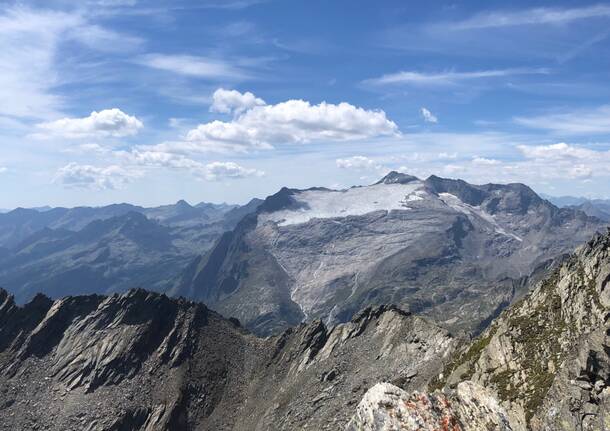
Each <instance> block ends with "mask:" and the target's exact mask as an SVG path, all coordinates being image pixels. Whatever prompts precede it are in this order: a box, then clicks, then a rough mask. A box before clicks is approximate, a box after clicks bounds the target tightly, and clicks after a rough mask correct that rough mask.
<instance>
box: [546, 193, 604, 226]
mask: <svg viewBox="0 0 610 431" xmlns="http://www.w3.org/2000/svg"><path fill="white" fill-rule="evenodd" d="M545 199H548V200H549V201H550V202H552V203H553V204H555V205H557V206H558V207H568V208H574V209H577V210H580V211H582V212H584V213H585V214H587V215H589V216H592V217H597V218H599V219H601V220H604V221H606V222H610V199H587V198H582V197H573V196H562V197H553V196H545Z"/></svg>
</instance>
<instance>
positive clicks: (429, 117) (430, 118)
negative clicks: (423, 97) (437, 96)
mask: <svg viewBox="0 0 610 431" xmlns="http://www.w3.org/2000/svg"><path fill="white" fill-rule="evenodd" d="M421 115H422V117H424V121H425V122H427V123H438V118H437V117H436V115H434V114H433V113H432V112H430V111H429V110H428V109H426V108H424V107H422V108H421Z"/></svg>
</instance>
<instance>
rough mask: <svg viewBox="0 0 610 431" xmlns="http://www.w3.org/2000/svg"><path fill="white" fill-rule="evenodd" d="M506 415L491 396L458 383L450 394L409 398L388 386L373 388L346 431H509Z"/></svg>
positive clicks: (465, 383)
mask: <svg viewBox="0 0 610 431" xmlns="http://www.w3.org/2000/svg"><path fill="white" fill-rule="evenodd" d="M511 429H512V428H511V427H510V425H509V422H508V415H507V414H506V411H504V409H503V408H502V407H501V406H500V405H499V404H498V401H497V400H496V399H495V398H494V396H493V394H490V393H488V392H487V391H486V390H485V389H483V388H482V387H480V386H478V385H476V384H474V383H472V382H462V383H460V384H459V385H458V386H457V389H456V390H455V391H452V392H451V393H450V394H443V393H441V392H435V393H432V394H425V393H420V392H413V393H411V394H409V393H407V392H406V391H404V390H402V389H400V388H398V387H396V386H394V385H392V384H389V383H379V384H377V385H375V386H373V387H372V388H371V389H370V390H369V391H368V392H367V393H366V395H365V396H364V398H363V399H362V401H361V402H360V404H359V405H358V408H357V412H356V414H355V416H354V417H353V418H352V420H351V421H350V423H349V425H348V427H347V431H386V430H387V431H389V430H403V431H437V430H447V431H488V430H496V431H510V430H511Z"/></svg>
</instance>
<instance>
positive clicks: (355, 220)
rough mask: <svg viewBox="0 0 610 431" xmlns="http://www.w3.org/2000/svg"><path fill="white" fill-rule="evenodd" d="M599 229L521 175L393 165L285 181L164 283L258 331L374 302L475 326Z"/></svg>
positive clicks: (344, 314)
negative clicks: (502, 181) (420, 173)
mask: <svg viewBox="0 0 610 431" xmlns="http://www.w3.org/2000/svg"><path fill="white" fill-rule="evenodd" d="M601 229H605V223H604V222H602V221H601V220H599V219H597V218H594V217H589V216H587V215H586V214H584V213H583V212H581V211H578V210H575V209H570V208H568V209H559V208H557V207H556V206H554V205H553V204H551V203H549V202H548V201H546V200H543V199H541V198H540V197H539V196H538V195H537V194H536V193H534V192H533V191H532V190H531V189H530V188H529V187H527V186H524V185H522V184H508V185H497V184H487V185H482V186H475V185H471V184H468V183H466V182H464V181H461V180H448V179H443V178H439V177H435V176H432V177H430V178H428V179H427V180H425V181H422V180H420V179H417V178H415V177H412V176H409V175H404V174H400V173H396V172H392V173H390V174H389V175H388V176H386V177H385V178H383V179H382V180H381V181H379V182H378V183H376V184H374V185H371V186H367V187H353V188H350V189H347V190H329V189H324V188H313V189H309V190H293V189H287V188H284V189H282V190H280V191H279V192H278V193H276V194H275V195H273V196H270V197H268V198H267V199H266V200H265V202H264V203H263V204H262V205H261V206H260V207H259V208H258V210H257V212H256V213H255V214H251V215H250V216H247V217H246V218H244V220H242V221H241V222H240V223H239V224H238V225H237V227H236V228H235V229H234V230H233V231H232V232H228V233H226V234H224V235H223V236H222V238H221V239H220V240H219V241H218V243H217V244H216V245H215V247H214V248H213V249H212V250H210V252H209V253H207V254H206V255H204V256H203V257H201V258H200V259H197V260H196V261H194V262H193V263H192V264H191V265H190V267H189V268H188V269H187V270H186V271H185V273H184V274H183V275H182V277H181V279H180V280H179V281H178V282H177V283H176V285H175V286H174V288H173V289H172V290H171V293H173V294H176V295H184V296H187V297H190V298H195V299H199V300H202V301H204V302H206V303H207V304H209V305H210V306H211V307H213V308H214V309H216V310H218V311H220V312H221V313H223V314H224V315H226V316H235V317H237V318H239V319H240V320H241V321H242V322H244V323H245V324H246V325H247V326H248V327H249V328H251V329H253V330H255V331H257V332H259V333H263V334H267V333H270V332H274V331H276V330H279V329H281V328H285V327H286V326H290V325H294V324H296V323H298V322H300V321H302V320H310V319H313V318H323V319H325V321H327V322H329V323H333V322H340V321H346V320H348V319H349V318H350V317H351V316H352V315H353V314H354V313H355V312H357V311H358V310H360V309H361V308H362V307H364V306H366V305H369V304H383V303H395V304H399V305H400V306H401V307H404V308H407V309H409V310H411V311H413V312H417V313H422V314H425V315H428V316H432V317H433V318H435V319H436V320H438V321H440V322H441V323H443V324H444V325H446V326H448V327H450V328H452V329H465V330H476V328H477V327H478V326H479V325H481V324H484V323H485V322H487V321H488V319H490V318H491V317H493V316H494V315H495V314H496V313H497V312H498V311H499V310H500V309H502V308H503V307H505V306H506V305H507V304H508V303H510V302H511V301H512V300H513V299H514V298H515V296H516V295H518V294H519V289H520V288H521V287H522V286H523V281H524V280H526V279H527V277H528V276H529V275H530V274H531V273H532V272H533V271H535V270H536V269H538V268H544V267H545V266H546V265H548V264H549V262H550V261H552V260H553V259H554V258H556V257H558V256H560V255H562V254H563V253H566V252H569V251H571V250H572V249H573V248H574V247H575V246H576V245H578V244H580V243H582V242H584V241H585V240H586V239H588V238H589V237H591V236H592V235H593V233H594V232H595V231H597V230H601Z"/></svg>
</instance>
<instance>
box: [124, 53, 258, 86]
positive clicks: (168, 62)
mask: <svg viewBox="0 0 610 431" xmlns="http://www.w3.org/2000/svg"><path fill="white" fill-rule="evenodd" d="M135 62H136V63H138V64H140V65H143V66H147V67H150V68H153V69H159V70H164V71H167V72H173V73H177V74H179V75H186V76H191V77H195V78H206V79H214V80H226V79H246V78H249V74H248V73H246V71H244V70H242V69H241V68H239V67H237V66H234V65H232V64H231V63H229V62H227V61H225V60H219V59H213V58H208V57H197V56H192V55H165V54H147V55H143V56H140V57H138V58H137V59H136V60H135Z"/></svg>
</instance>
